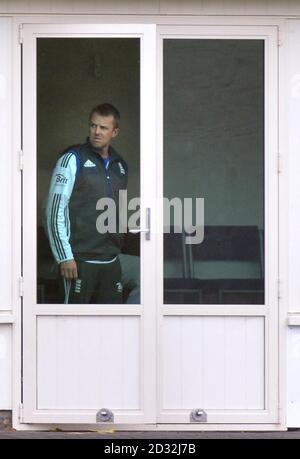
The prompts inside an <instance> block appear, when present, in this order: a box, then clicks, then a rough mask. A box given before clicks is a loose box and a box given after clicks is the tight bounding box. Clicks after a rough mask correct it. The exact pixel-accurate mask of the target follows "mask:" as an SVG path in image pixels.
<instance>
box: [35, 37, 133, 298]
mask: <svg viewBox="0 0 300 459" xmlns="http://www.w3.org/2000/svg"><path fill="white" fill-rule="evenodd" d="M116 62H118V67H117V71H116V67H115V63H116ZM139 87H140V84H139V40H138V39H126V40H121V39H38V130H37V132H38V152H37V155H38V171H37V172H38V241H37V250H38V265H37V302H38V303H65V304H122V303H132V304H139V303H140V291H139V285H140V280H139V277H140V258H139V255H140V250H139V238H138V236H136V235H132V234H130V233H128V231H127V230H128V228H127V222H128V220H127V219H126V220H125V219H124V218H123V217H122V215H125V217H126V216H127V215H126V214H127V212H126V211H127V209H126V211H125V213H124V208H123V207H124V206H126V205H127V202H128V201H130V199H131V198H133V197H138V196H139V189H140V185H139V118H140V116H139V98H140V97H139ZM120 112H121V114H122V119H121V120H120ZM121 152H122V153H121ZM128 164H129V167H130V175H129V176H128ZM122 211H123V214H122ZM128 217H130V214H129V215H128Z"/></svg>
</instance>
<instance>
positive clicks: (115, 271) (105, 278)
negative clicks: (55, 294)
mask: <svg viewBox="0 0 300 459" xmlns="http://www.w3.org/2000/svg"><path fill="white" fill-rule="evenodd" d="M77 269H78V279H76V280H72V281H71V280H70V281H67V280H63V284H64V285H63V287H64V296H65V304H122V302H123V301H122V291H123V286H122V280H121V266H120V261H119V258H117V259H116V260H115V261H113V262H111V263H87V262H77Z"/></svg>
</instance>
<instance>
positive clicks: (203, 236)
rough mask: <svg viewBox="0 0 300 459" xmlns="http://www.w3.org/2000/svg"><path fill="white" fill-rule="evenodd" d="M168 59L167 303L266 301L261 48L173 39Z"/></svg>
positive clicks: (243, 42) (252, 43)
mask: <svg viewBox="0 0 300 459" xmlns="http://www.w3.org/2000/svg"><path fill="white" fill-rule="evenodd" d="M163 58H164V64H163V70H164V80H163V87H164V100H163V104H164V196H165V201H166V202H167V204H168V205H166V206H165V209H164V221H165V231H164V233H165V234H164V303H165V304H174V303H175V304H176V303H177V304H263V303H264V243H263V242H264V42H263V40H220V39H219V40H208V39H206V40H199V39H166V40H164V47H163ZM196 199H198V201H196ZM201 199H202V200H201ZM180 206H181V209H180ZM170 209H171V211H170ZM202 212H203V215H204V217H203V215H202ZM167 223H168V224H167ZM169 223H170V225H169ZM193 227H194V228H193ZM187 236H190V237H187Z"/></svg>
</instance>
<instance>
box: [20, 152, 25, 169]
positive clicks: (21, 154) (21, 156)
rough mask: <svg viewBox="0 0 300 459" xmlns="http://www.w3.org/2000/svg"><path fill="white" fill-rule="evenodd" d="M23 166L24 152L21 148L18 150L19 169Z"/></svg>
mask: <svg viewBox="0 0 300 459" xmlns="http://www.w3.org/2000/svg"><path fill="white" fill-rule="evenodd" d="M23 168H24V153H23V150H20V151H19V170H20V171H22V170H23Z"/></svg>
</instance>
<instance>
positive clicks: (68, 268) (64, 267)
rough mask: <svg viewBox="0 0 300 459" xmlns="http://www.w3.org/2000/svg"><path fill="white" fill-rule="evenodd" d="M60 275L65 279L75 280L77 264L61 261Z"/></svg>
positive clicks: (72, 261)
mask: <svg viewBox="0 0 300 459" xmlns="http://www.w3.org/2000/svg"><path fill="white" fill-rule="evenodd" d="M60 274H61V275H62V277H64V278H65V279H77V278H78V272H77V264H76V261H75V260H68V261H63V262H62V263H61V264H60Z"/></svg>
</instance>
